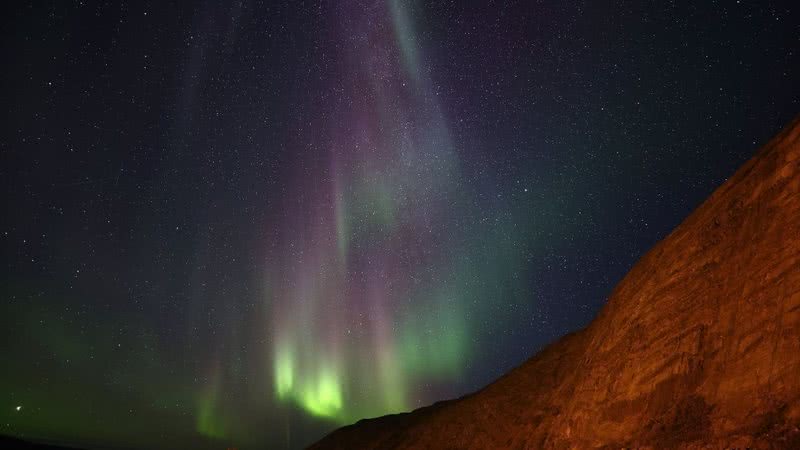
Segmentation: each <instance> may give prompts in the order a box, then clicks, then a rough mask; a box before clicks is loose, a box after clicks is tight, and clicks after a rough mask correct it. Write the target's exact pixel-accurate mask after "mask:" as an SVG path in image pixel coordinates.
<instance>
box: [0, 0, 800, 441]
mask: <svg viewBox="0 0 800 450" xmlns="http://www.w3.org/2000/svg"><path fill="white" fill-rule="evenodd" d="M795 3H796V2H791V1H786V2H773V1H763V2H751V1H744V0H742V1H702V2H690V1H659V2H638V1H617V2H604V1H601V2H597V1H544V0H541V1H534V0H530V1H505V2H502V1H483V2H474V1H455V0H453V1H423V0H348V1H344V0H342V1H329V0H326V1H311V0H306V1H299V0H298V1H288V2H287V1H277V0H276V1H251V0H241V1H232V2H216V1H210V0H205V1H203V0H200V1H196V2H171V1H158V2H155V1H152V2H147V1H143V2H111V1H98V2H94V1H89V0H84V1H37V2H23V1H20V2H6V4H3V6H2V8H3V9H4V10H3V14H2V19H0V20H1V21H2V41H1V43H0V45H1V46H2V55H3V58H2V61H3V70H2V73H1V74H0V77H1V79H2V83H1V84H0V102H2V104H3V105H4V106H5V109H4V111H5V116H4V120H2V122H1V123H0V129H1V130H2V133H0V152H1V155H2V164H0V179H1V180H2V184H3V188H4V196H3V203H4V205H3V206H4V212H3V214H2V215H0V249H2V257H3V259H2V263H3V266H2V267H3V270H2V272H0V274H1V275H0V276H1V278H0V280H1V281H2V284H0V287H1V291H0V292H2V300H1V301H0V354H2V355H3V360H4V361H3V367H2V369H0V434H3V435H10V436H17V437H23V438H26V439H33V440H48V441H53V442H58V443H67V444H72V445H78V446H84V447H90V448H91V447H98V446H99V447H106V448H108V447H111V448H165V449H168V448H189V447H192V448H209V449H212V448H225V447H229V446H236V447H238V448H289V449H292V448H299V447H302V446H303V445H307V444H309V443H310V442H313V441H314V440H316V439H318V438H320V437H321V436H323V435H324V434H325V433H327V432H329V431H330V430H332V429H334V428H336V427H338V426H342V425H344V424H348V423H352V422H354V421H357V420H359V419H361V418H365V417H374V416H379V415H383V414H387V413H394V412H401V411H409V410H411V409H414V408H417V407H420V406H424V405H427V404H430V403H432V402H434V401H438V400H442V399H446V398H452V397H456V396H460V395H463V394H466V393H468V392H471V391H474V390H476V389H478V388H479V387H481V386H483V385H485V384H486V383H488V382H490V381H492V380H493V379H495V378H496V377H498V376H499V375H501V374H502V373H504V372H506V371H508V370H509V369H511V368H513V367H515V366H516V365H518V364H520V363H522V362H523V361H524V360H525V359H527V358H528V357H530V356H531V355H532V354H534V353H535V352H536V351H538V350H540V349H541V348H543V347H544V346H545V345H547V344H548V343H550V342H552V341H553V340H555V339H557V338H558V337H560V336H562V335H564V334H566V333H568V332H570V331H573V330H576V329H579V328H581V327H583V326H585V325H586V324H587V323H588V322H589V321H590V320H591V319H592V318H593V317H594V315H595V314H596V313H597V312H598V311H599V309H600V308H601V307H602V305H603V303H604V301H605V299H606V297H607V295H608V294H609V293H610V291H611V289H612V288H613V286H614V285H615V284H616V283H617V282H618V281H619V280H620V279H621V277H622V276H623V275H624V274H625V273H626V272H627V271H628V270H629V269H630V267H631V266H632V264H633V263H634V262H635V261H636V260H637V259H638V258H639V257H640V256H641V255H642V254H643V253H644V252H645V251H646V250H647V249H648V248H649V247H651V246H652V245H653V244H654V243H655V242H657V241H658V240H659V239H661V238H663V237H664V236H665V235H666V234H667V233H668V232H669V231H670V230H671V229H672V228H674V227H675V226H676V225H677V224H678V223H679V222H680V221H681V220H682V218H684V217H685V216H686V215H687V214H688V213H689V212H690V211H691V210H692V209H693V208H695V207H696V206H697V205H698V204H699V203H700V202H701V201H702V200H703V199H705V198H706V197H707V196H708V195H709V194H710V193H711V192H712V191H713V189H714V188H715V187H716V186H718V185H719V184H720V183H721V182H723V181H724V180H725V179H726V177H728V176H729V175H731V174H732V173H733V171H734V170H735V169H736V168H737V167H738V166H740V165H741V164H742V163H743V162H744V161H746V160H747V159H748V158H749V157H750V156H752V154H753V153H754V152H755V150H756V149H757V148H758V146H759V145H761V144H763V143H764V142H765V141H766V140H767V139H768V138H769V137H771V136H772V135H773V134H775V133H776V132H777V131H779V130H780V128H781V127H782V126H783V125H784V124H786V123H787V122H788V121H789V120H790V119H791V118H792V117H793V116H794V115H795V114H797V113H798V112H800V55H798V52H800V16H798V13H799V12H800V8H799V7H798V6H796V5H795Z"/></svg>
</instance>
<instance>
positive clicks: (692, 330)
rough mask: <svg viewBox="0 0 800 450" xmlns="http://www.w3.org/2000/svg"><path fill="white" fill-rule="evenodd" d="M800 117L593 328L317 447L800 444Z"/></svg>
mask: <svg viewBox="0 0 800 450" xmlns="http://www.w3.org/2000/svg"><path fill="white" fill-rule="evenodd" d="M799 427H800V119H796V120H795V121H794V122H793V123H792V124H791V125H790V126H789V127H787V128H786V129H785V130H784V131H783V132H781V133H780V134H779V135H778V136H777V137H775V138H774V139H773V140H772V141H771V142H770V143H768V144H767V145H766V146H765V147H764V148H762V149H761V150H760V151H759V152H758V153H757V154H756V156H755V157H754V158H753V159H751V160H750V161H749V162H748V163H746V164H745V165H744V166H743V167H742V168H740V169H739V171H738V172H736V174H735V175H734V176H733V177H731V178H730V179H729V180H728V181H727V182H726V183H725V184H723V185H722V186H721V187H720V188H719V189H717V190H716V191H715V192H714V193H713V194H712V195H711V197H709V198H708V199H707V200H706V201H705V202H704V203H703V204H702V205H701V206H700V207H699V208H698V209H697V210H696V211H695V212H693V213H692V214H691V215H690V216H689V217H688V218H687V219H686V220H685V221H684V222H683V223H682V224H681V225H680V226H678V227H677V228H676V229H675V230H674V231H673V232H672V233H671V234H670V235H669V236H668V237H667V238H666V239H664V240H663V241H661V242H660V243H658V244H657V245H656V246H655V247H654V248H653V249H652V250H650V251H649V252H648V253H647V254H646V255H645V256H644V257H643V258H642V259H641V260H640V261H639V262H638V263H637V264H636V265H635V266H634V267H633V269H632V270H631V271H630V272H629V273H628V274H627V275H626V276H625V278H624V279H623V280H622V281H621V282H620V283H619V285H618V286H617V287H616V288H615V290H614V292H613V293H612V295H611V297H610V299H609V301H608V303H607V305H606V306H605V307H604V308H603V310H602V311H601V312H600V314H599V315H598V317H597V318H596V319H595V320H594V321H593V322H592V323H591V324H590V325H589V327H587V328H586V329H584V330H582V331H580V332H578V333H575V334H571V335H568V336H566V337H564V338H562V339H561V340H559V341H558V342H556V343H554V344H552V345H551V346H549V347H548V348H547V349H545V350H544V351H542V352H541V353H539V354H537V355H536V356H534V357H533V358H532V359H530V360H529V361H527V362H526V363H524V364H523V365H522V366H520V367H518V368H516V369H514V370H513V371H511V372H509V373H508V374H507V375H505V376H503V377H502V378H500V379H499V380H497V381H496V382H494V383H492V384H491V385H489V386H487V387H486V388H484V389H483V390H481V391H479V392H477V393H475V394H472V395H470V396H467V397H464V398H462V399H458V400H454V401H450V402H443V403H439V404H436V405H433V406H431V407H428V408H422V409H420V410H417V411H414V412H412V413H409V414H400V415H395V416H387V417H382V418H377V419H372V420H363V421H360V422H358V423H357V424H355V425H351V426H348V427H344V428H341V429H339V430H336V431H334V432H333V433H331V434H330V435H328V436H327V437H325V438H324V439H322V440H321V441H320V442H318V443H317V444H315V445H313V446H312V448H314V449H329V448H330V449H334V448H342V449H353V448H359V449H361V448H363V449H367V448H418V449H419V448H422V449H424V448H428V449H445V448H536V449H538V448H551V449H561V448H622V447H636V448H731V447H733V448H737V447H738V448H746V447H750V448H795V449H797V448H800V428H799Z"/></svg>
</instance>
